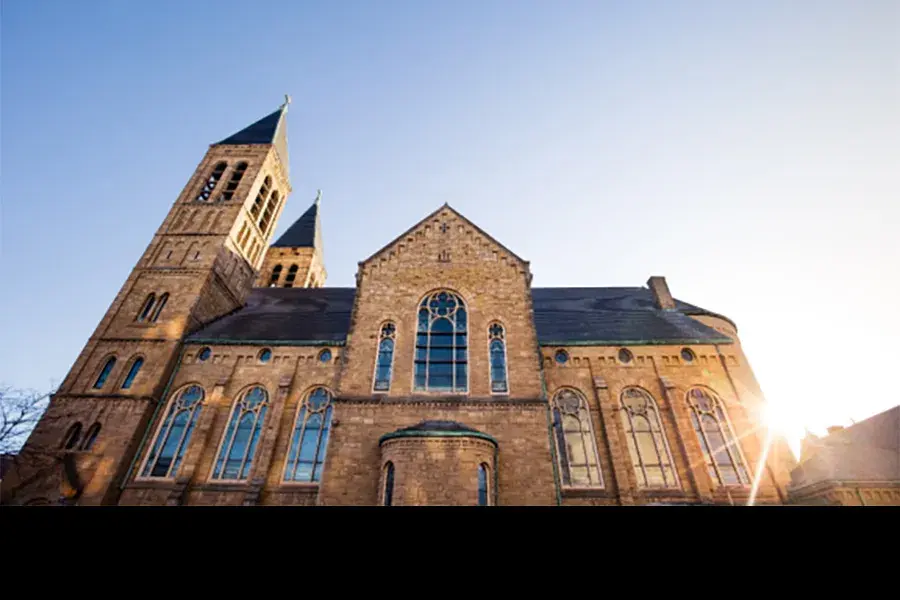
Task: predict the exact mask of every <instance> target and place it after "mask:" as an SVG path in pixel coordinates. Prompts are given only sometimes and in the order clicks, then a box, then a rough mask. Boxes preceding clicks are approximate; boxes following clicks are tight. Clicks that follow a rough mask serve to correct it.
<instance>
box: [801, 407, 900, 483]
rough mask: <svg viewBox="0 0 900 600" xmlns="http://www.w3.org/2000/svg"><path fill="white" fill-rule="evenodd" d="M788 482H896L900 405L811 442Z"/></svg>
mask: <svg viewBox="0 0 900 600" xmlns="http://www.w3.org/2000/svg"><path fill="white" fill-rule="evenodd" d="M811 445H812V446H814V447H813V448H812V449H811V450H810V454H809V456H808V457H803V458H804V459H803V462H801V463H800V465H798V466H797V468H796V469H794V470H793V471H792V472H791V486H792V487H794V488H799V487H805V486H807V485H813V484H815V483H820V482H824V481H897V482H900V406H895V407H894V408H892V409H889V410H886V411H884V412H882V413H879V414H877V415H875V416H872V417H869V418H868V419H866V420H865V421H860V422H859V423H856V424H854V425H851V426H850V427H846V428H844V429H842V430H840V431H836V432H834V433H832V434H830V435H828V436H826V437H824V438H821V439H816V440H814V441H813V442H811Z"/></svg>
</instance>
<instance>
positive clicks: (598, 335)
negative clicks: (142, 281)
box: [188, 287, 732, 345]
mask: <svg viewBox="0 0 900 600" xmlns="http://www.w3.org/2000/svg"><path fill="white" fill-rule="evenodd" d="M355 295H356V289H355V288H329V287H324V288H256V289H254V290H253V291H252V292H251V294H250V296H249V298H248V301H247V305H246V306H245V307H244V308H242V309H240V310H237V311H235V312H234V313H232V314H230V315H226V316H224V317H222V318H220V319H218V320H216V321H214V322H212V323H211V324H209V325H207V326H206V327H204V328H203V329H201V330H199V331H197V332H196V333H194V334H193V335H191V336H190V337H189V338H188V341H198V340H203V341H206V342H220V343H228V342H234V343H251V342H270V343H282V344H290V343H299V342H305V343H312V344H315V343H320V344H340V343H342V342H343V341H344V340H345V338H346V336H347V331H348V329H349V326H350V313H351V312H352V310H353V300H354V297H355ZM532 295H533V298H534V320H535V326H536V328H537V334H538V342H539V343H540V344H542V345H563V344H579V343H580V344H585V345H619V344H621V345H640V344H717V343H723V344H727V343H731V342H732V340H731V339H730V338H729V337H727V336H725V335H723V334H721V333H719V332H718V331H716V330H714V329H712V328H711V327H707V326H706V325H703V324H702V323H700V322H698V321H695V320H694V319H691V318H690V317H688V316H686V314H685V311H700V312H703V313H704V314H713V313H708V312H706V311H703V310H702V309H700V308H697V307H695V306H693V305H690V304H685V303H683V302H680V301H676V307H677V308H676V310H659V309H657V308H656V307H655V304H654V303H653V295H652V293H651V292H650V290H649V289H647V288H533V289H532Z"/></svg>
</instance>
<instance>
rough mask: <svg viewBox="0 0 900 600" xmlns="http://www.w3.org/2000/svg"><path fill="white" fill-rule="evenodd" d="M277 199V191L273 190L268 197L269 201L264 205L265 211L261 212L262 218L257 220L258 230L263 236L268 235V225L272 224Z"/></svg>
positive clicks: (276, 207)
mask: <svg viewBox="0 0 900 600" xmlns="http://www.w3.org/2000/svg"><path fill="white" fill-rule="evenodd" d="M279 198H280V196H279V195H278V190H274V191H273V192H272V195H271V196H269V201H268V202H267V203H266V209H265V210H264V211H263V214H262V217H260V219H259V230H260V231H261V232H262V234H263V235H264V236H265V235H266V234H267V233H268V231H269V225H271V224H272V218H273V217H274V215H275V211H276V210H277V209H278V201H279Z"/></svg>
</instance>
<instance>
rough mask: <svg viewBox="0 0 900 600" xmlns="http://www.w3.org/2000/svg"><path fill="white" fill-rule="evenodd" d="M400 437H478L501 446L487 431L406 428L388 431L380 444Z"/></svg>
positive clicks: (495, 445)
mask: <svg viewBox="0 0 900 600" xmlns="http://www.w3.org/2000/svg"><path fill="white" fill-rule="evenodd" d="M399 438H478V439H482V440H486V441H488V442H490V443H491V444H493V445H494V447H495V448H499V444H498V443H497V440H495V439H494V438H493V437H491V436H490V435H488V434H486V433H482V432H480V431H421V430H405V431H393V432H391V433H386V434H384V435H383V436H381V437H380V438H378V445H379V446H381V445H382V444H383V443H384V442H386V441H388V440H394V439H399Z"/></svg>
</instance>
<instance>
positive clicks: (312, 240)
mask: <svg viewBox="0 0 900 600" xmlns="http://www.w3.org/2000/svg"><path fill="white" fill-rule="evenodd" d="M321 196H322V191H321V190H319V193H318V194H317V195H316V200H315V202H313V204H312V206H310V207H309V208H307V209H306V212H305V213H303V214H302V215H300V218H299V219H297V220H296V221H294V224H293V225H291V226H290V227H288V229H287V231H285V232H284V233H282V234H281V237H279V238H278V240H277V241H276V242H275V243H274V244H272V246H273V247H275V248H318V249H320V250H321V247H322V226H321V223H320V221H319V201H320V199H321Z"/></svg>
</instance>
